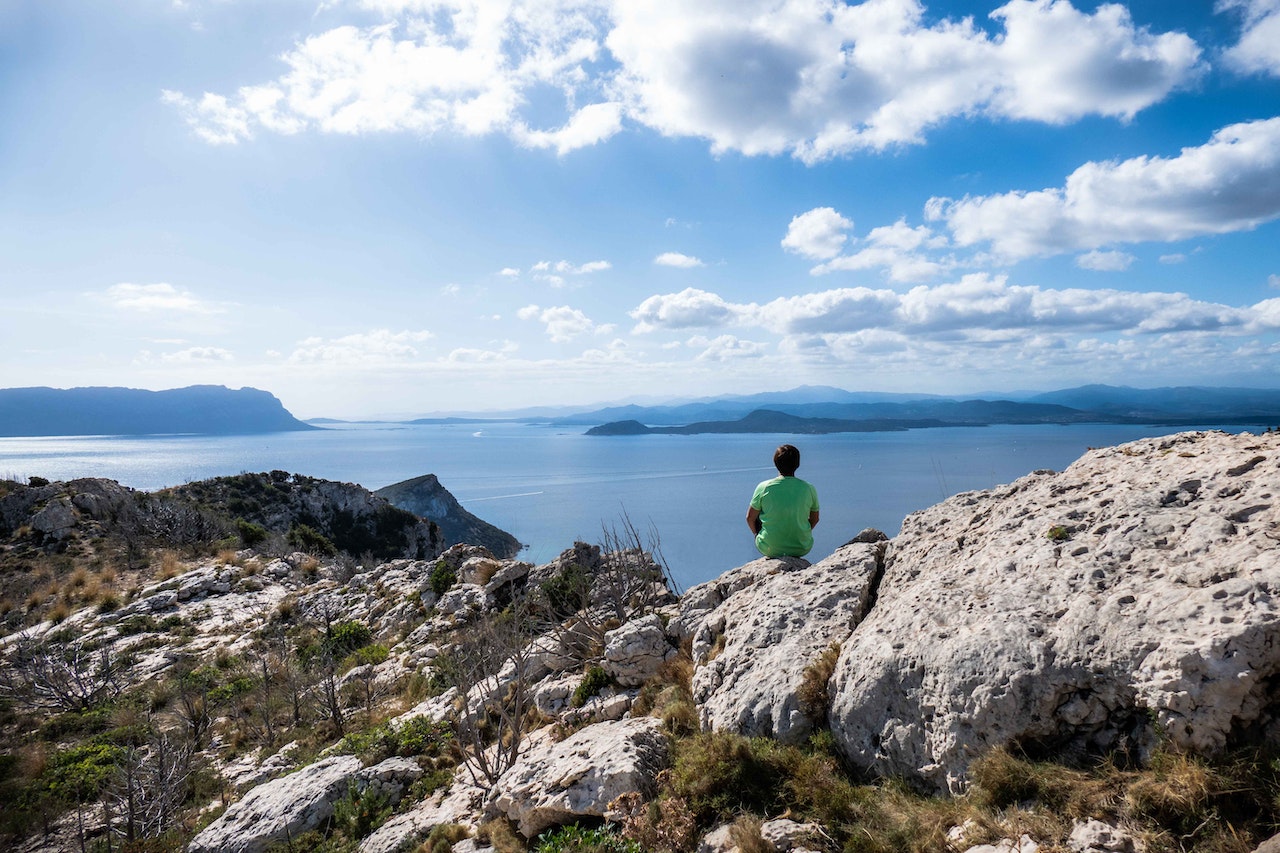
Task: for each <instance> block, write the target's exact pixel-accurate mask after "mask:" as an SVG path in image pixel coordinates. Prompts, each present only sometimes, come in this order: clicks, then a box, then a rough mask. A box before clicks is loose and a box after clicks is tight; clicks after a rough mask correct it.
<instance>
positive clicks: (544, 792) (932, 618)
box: [0, 433, 1280, 853]
mask: <svg viewBox="0 0 1280 853" xmlns="http://www.w3.org/2000/svg"><path fill="white" fill-rule="evenodd" d="M1277 496H1280V434H1266V435H1262V436H1253V435H1248V434H1245V435H1239V436H1231V435H1226V434H1222V433H1186V434H1182V435H1178V436H1170V437H1166V438H1156V439H1149V440H1144V441H1139V442H1135V443H1132V444H1127V445H1123V446H1121V447H1117V448H1107V449H1102V450H1095V451H1090V452H1089V453H1088V454H1086V455H1085V456H1084V457H1082V458H1081V459H1080V460H1079V461H1078V462H1077V463H1075V464H1074V465H1072V466H1071V467H1070V468H1068V469H1067V470H1066V471H1063V472H1061V473H1053V472H1036V473H1034V474H1031V475H1029V476H1027V477H1024V478H1022V479H1020V480H1018V481H1017V482H1015V483H1012V484H1009V485H1007V486H1002V487H998V488H996V489H993V490H989V491H984V492H973V493H966V494H961V495H957V496H955V497H953V498H951V499H949V500H947V501H945V502H943V503H941V504H938V505H937V506H934V507H931V508H930V509H927V510H924V511H922V512H920V513H916V514H914V515H912V516H910V517H909V518H908V519H907V520H906V522H905V523H904V525H903V528H902V531H901V533H900V534H899V535H898V536H897V537H895V538H894V539H893V540H889V541H885V540H884V539H883V537H882V536H877V535H876V534H875V532H874V531H866V532H864V533H863V534H860V535H859V536H858V537H856V538H855V540H854V541H851V542H850V543H849V544H847V545H845V546H844V547H842V548H840V549H838V550H837V551H836V552H835V553H834V554H831V555H830V556H827V557H825V558H823V559H819V560H817V561H815V562H812V563H810V562H808V561H805V560H797V559H781V560H777V559H761V560H757V561H755V562H752V563H749V564H747V565H744V566H741V567H739V568H737V569H734V570H732V571H730V572H727V573H725V574H724V575H723V576H721V577H719V578H717V579H715V580H714V581H711V582H709V583H706V584H702V585H699V586H697V587H694V588H693V589H690V590H688V591H687V592H685V593H684V594H683V595H682V596H680V597H679V598H677V597H676V596H674V595H673V594H671V592H670V591H669V589H668V587H667V585H666V584H665V577H664V574H663V572H662V569H661V566H659V565H657V564H655V563H654V562H653V561H652V559H651V557H650V555H649V554H647V553H646V552H645V550H644V547H643V545H644V543H642V542H639V541H631V540H627V541H623V542H620V543H619V542H615V543H610V544H611V545H612V546H613V547H607V548H605V549H603V550H602V549H600V548H599V547H595V546H589V545H585V544H582V543H579V544H577V545H575V546H574V547H573V548H571V549H569V550H568V551H566V552H565V553H564V554H562V555H561V556H560V557H559V558H557V560H555V561H553V562H552V563H549V564H547V565H544V566H531V565H529V564H526V563H521V562H518V561H515V560H510V559H499V558H497V557H495V556H493V555H492V554H491V553H490V552H489V551H487V550H485V549H483V548H478V547H471V546H456V547H453V548H451V549H449V550H448V551H446V552H445V553H444V554H443V555H441V557H440V558H439V559H431V560H408V559H401V560H392V561H389V562H381V563H379V564H378V565H377V566H376V567H369V568H368V569H364V568H360V567H356V568H355V569H354V570H353V569H352V567H351V566H350V565H349V564H343V563H341V562H339V561H334V560H326V559H317V558H316V557H314V556H310V555H307V554H303V553H295V554H286V555H282V556H279V557H269V556H266V555H263V554H260V553H257V552H254V551H251V550H242V551H240V552H237V553H231V554H223V555H222V556H221V557H216V558H214V557H211V558H205V559H203V560H200V561H196V562H195V563H194V564H190V565H184V566H183V570H182V571H180V572H178V573H176V574H174V575H173V576H172V577H168V578H165V579H163V580H157V581H156V582H153V583H151V584H148V585H145V586H143V587H140V588H139V589H138V590H137V591H136V593H135V594H133V595H132V596H130V597H129V599H128V600H127V601H122V602H120V604H119V606H118V607H115V608H111V609H106V610H104V609H103V608H101V607H86V608H81V609H79V610H76V611H75V612H72V613H69V614H67V615H66V616H65V617H64V618H62V619H61V620H60V621H58V622H57V623H56V624H55V623H54V622H52V621H44V622H41V623H39V624H36V625H33V626H30V627H28V628H26V629H24V630H22V631H15V632H13V633H10V634H9V635H8V636H6V637H4V638H3V640H0V643H2V644H3V653H4V655H5V664H4V666H5V669H4V673H5V678H4V690H5V696H6V699H5V705H4V714H3V721H2V722H3V726H4V731H5V738H6V741H5V742H6V745H7V746H6V753H5V756H6V757H5V759H4V762H3V763H2V764H0V769H2V770H3V771H4V775H3V777H2V778H3V783H2V784H3V787H2V788H0V794H2V795H3V796H4V797H5V798H6V801H7V802H6V812H9V817H8V819H7V823H6V824H5V828H4V831H6V832H8V833H9V838H10V839H12V845H11V846H12V847H13V849H16V850H22V851H31V853H34V852H35V851H44V850H50V851H52V850H63V849H74V850H79V849H81V845H82V844H83V845H84V849H86V850H87V849H106V847H105V844H106V842H107V839H108V838H111V839H112V843H114V844H116V845H120V844H131V845H133V846H132V848H131V849H137V850H144V849H145V850H167V849H182V848H186V849H188V850H190V851H207V852H208V853H212V851H238V852H239V853H258V851H267V850H270V849H273V848H274V849H279V850H291V849H296V848H297V847H298V846H306V847H310V848H312V849H314V850H316V851H326V850H331V851H339V850H344V851H346V850H360V851H363V853H392V851H402V850H421V851H433V852H434V851H443V850H453V851H458V853H464V851H482V850H489V849H493V850H498V851H510V850H524V849H537V850H603V851H613V850H618V851H635V850H654V851H660V850H671V851H692V850H698V851H707V853H713V851H723V852H725V853H727V851H732V850H738V851H743V853H752V851H774V850H794V851H805V850H812V851H833V850H849V851H855V850H857V851H860V850H885V851H890V850H954V851H957V853H959V851H968V853H987V851H1001V853H1006V852H1007V851H1020V853H1030V851H1035V850H1043V851H1054V850H1072V851H1121V850H1130V851H1133V850H1152V851H1155V850H1171V851H1172V850H1191V849H1195V850H1214V851H1218V850H1222V851H1227V850H1238V851H1250V850H1253V849H1254V848H1255V847H1256V846H1258V845H1259V844H1262V842H1264V840H1265V839H1267V838H1268V837H1269V836H1271V835H1272V834H1274V833H1276V832H1277V831H1280V827H1278V826H1277V824H1276V822H1277V820H1280V799H1277V797H1278V795H1280V781H1277V776H1278V775H1280V764H1277V763H1276V761H1275V760H1274V759H1275V755H1274V754H1273V748H1274V746H1275V745H1276V744H1277V743H1278V741H1277V730H1276V726H1277V711H1278V710H1280V702H1278V701H1277V698H1278V697H1277V694H1276V685H1277V684H1280V679H1278V678H1277V676H1278V675H1280V649H1278V648H1277V643H1278V642H1280V611H1278V609H1277V602H1276V601H1275V599H1274V596H1275V595H1276V591H1277V590H1280V508H1277ZM67 755H72V756H74V757H75V760H74V761H72V760H69V759H66V758H65V756H67ZM166 773H167V774H168V775H167V776H166V775H165V774H166ZM164 778H167V779H168V780H169V782H170V783H172V784H160V783H159V782H158V781H156V780H160V779H164ZM157 787H158V788H160V789H163V790H176V791H178V792H179V793H180V794H181V796H177V797H168V798H166V797H165V796H162V795H161V794H159V793H157V791H156V790H155V789H156V788H157ZM11 808H20V809H22V810H24V814H26V817H25V818H24V819H21V820H19V819H16V818H14V817H13V815H14V814H15V812H12V811H10V810H11ZM129 835H132V836H133V837H132V839H130V838H128V836H129ZM148 839H149V840H148ZM147 845H150V846H147ZM113 849H114V848H113ZM122 849H130V848H128V847H125V848H122Z"/></svg>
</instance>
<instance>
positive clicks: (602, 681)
mask: <svg viewBox="0 0 1280 853" xmlns="http://www.w3.org/2000/svg"><path fill="white" fill-rule="evenodd" d="M612 683H613V679H612V678H611V677H610V676H609V673H607V672H605V671H604V667H601V666H589V667H587V673H586V675H584V676H583V677H582V683H581V684H579V685H578V687H577V689H576V690H574V691H573V699H572V700H571V704H572V705H573V707H575V708H581V707H582V706H583V705H585V704H587V700H589V699H590V698H591V697H592V696H595V695H596V694H598V693H599V692H600V691H601V690H603V689H605V688H606V687H608V686H609V685H610V684H612Z"/></svg>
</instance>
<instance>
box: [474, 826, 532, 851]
mask: <svg viewBox="0 0 1280 853" xmlns="http://www.w3.org/2000/svg"><path fill="white" fill-rule="evenodd" d="M476 838H477V840H479V841H487V842H488V843H489V845H490V846H491V847H493V849H494V850H495V851H497V853H525V851H526V850H527V849H528V848H527V847H526V846H525V843H524V839H523V838H521V837H520V833H518V832H516V829H515V827H514V826H512V825H511V822H510V821H508V820H507V819H505V818H495V819H494V820H491V821H489V822H488V823H485V824H481V826H480V828H479V829H477V830H476Z"/></svg>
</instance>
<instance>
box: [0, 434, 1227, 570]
mask: <svg viewBox="0 0 1280 853" xmlns="http://www.w3.org/2000/svg"><path fill="white" fill-rule="evenodd" d="M1171 431H1172V430H1170V429H1169V428H1160V427H1137V426H1113V425H1074V426H1052V425H1043V426H1042V425H1037V426H991V427H962V428H946V429H922V430H911V431H908V432H892V433H846V434H839V435H823V436H785V435H693V436H611V437H597V436H592V437H587V436H584V435H582V434H581V432H580V431H577V430H572V431H570V430H565V429H563V428H549V427H542V426H527V425H523V424H495V425H474V424H472V425H448V426H401V425H362V426H348V427H342V428H335V429H329V430H324V431H317V432H300V433H274V434H271V435H256V436H231V437H188V436H161V437H144V438H131V437H91V438H80V437H76V438H0V477H6V478H10V479H18V480H25V479H26V478H27V477H29V476H31V475H38V476H42V477H46V478H48V479H50V480H65V479H72V478H75V477H106V478H110V479H113V480H118V481H120V482H121V483H124V484H125V485H128V486H133V487H134V488H138V489H144V490H153V489H157V488H162V487H165V486H175V485H180V484H182V483H186V482H190V481H192V480H200V479H204V478H207V477H214V476H220V475H226V474H238V473H241V472H245V471H269V470H273V469H282V470H285V471H290V472H295V473H301V474H307V475H309V476H313V477H321V478H324V479H330V480H342V481H346V482H353V483H359V484H361V485H363V486H365V487H367V488H369V489H378V488H381V487H382V486H386V485H389V484H391V483H396V482H399V481H401V480H407V479H409V478H411V477H417V476H419V475H422V474H428V473H433V474H436V475H437V476H438V477H439V478H440V482H441V483H442V484H444V486H445V488H447V489H449V491H451V492H452V493H453V494H454V496H456V497H457V498H458V500H459V501H461V502H462V504H463V505H464V506H465V507H466V508H467V509H468V510H470V511H471V512H473V513H475V514H476V515H478V516H480V517H481V518H483V519H484V520H486V521H488V522H490V523H492V524H496V525H497V526H498V527H501V528H503V529H504V530H507V531H510V532H511V533H512V534H514V535H515V536H516V538H518V539H519V540H520V541H521V542H523V543H526V544H527V545H528V548H527V549H526V550H525V551H524V552H523V553H522V554H521V558H522V559H526V560H529V561H531V562H535V563H540V562H545V561H546V560H549V559H551V558H552V557H554V556H555V555H556V554H558V553H559V552H560V551H562V550H563V549H565V548H567V547H569V546H570V545H571V544H572V543H573V542H574V540H575V539H583V540H585V541H589V542H599V541H600V539H601V533H602V530H603V528H604V527H605V526H609V525H616V524H617V523H618V522H619V520H620V518H621V517H622V515H623V514H624V513H625V514H626V515H627V516H629V517H630V519H631V521H632V522H633V523H634V524H635V525H636V526H637V527H639V528H640V529H641V531H642V532H647V531H648V530H649V529H650V527H652V529H654V530H656V531H657V534H658V537H659V540H660V544H661V550H662V553H663V555H664V556H665V558H666V560H667V562H668V564H669V565H670V566H671V569H672V571H673V573H674V574H675V576H676V579H677V581H678V582H679V583H680V584H681V585H683V586H685V587H688V586H691V585H693V584H695V583H700V582H702V581H704V580H708V579H710V578H713V577H715V576H716V575H718V574H720V573H721V572H723V571H724V570H725V569H729V568H732V567H734V566H737V565H741V564H742V563H744V562H747V561H748V560H751V559H754V557H755V556H756V553H755V549H754V547H753V545H752V537H751V534H750V532H749V531H748V530H747V526H746V522H745V520H744V516H745V514H746V509H747V502H748V500H749V499H750V497H751V491H752V489H753V488H754V487H755V485H756V483H758V482H759V481H761V480H764V479H767V478H769V477H772V476H774V473H775V472H774V471H773V466H772V463H771V460H772V456H773V450H774V448H775V447H776V446H777V445H779V444H781V443H784V442H790V443H792V444H795V445H797V446H798V447H799V448H800V450H801V453H802V459H801V465H800V470H799V472H797V473H798V475H799V476H800V477H803V478H804V479H806V480H809V481H810V482H812V483H813V484H814V485H815V486H816V487H817V489H818V496H819V500H820V501H821V504H822V521H821V523H820V524H819V525H818V527H817V529H816V530H815V531H814V534H815V536H814V538H815V545H814V550H813V553H812V554H811V555H810V557H811V558H813V559H818V558H821V557H823V556H826V555H827V554H829V553H831V552H832V551H833V550H835V549H836V548H837V547H839V546H840V545H842V544H843V543H845V542H847V541H848V540H849V539H850V538H852V537H853V536H854V535H856V534H857V533H858V531H860V530H862V529H863V528H865V527H876V528H879V529H880V530H883V531H884V532H885V533H887V534H889V535H890V536H892V535H894V534H895V533H896V532H897V531H898V528H899V526H900V525H901V523H902V519H903V517H904V516H906V515H907V514H908V513H910V512H913V511H915V510H918V509H923V508H924V507H927V506H929V505H931V504H934V503H937V502H938V501H940V500H942V499H943V498H946V497H948V496H950V495H953V494H956V493H957V492H962V491H968V490H970V489H983V488H989V487H991V486H993V485H996V484H999V483H1007V482H1010V481H1012V480H1015V479H1017V478H1018V477H1021V476H1023V475H1024V474H1027V473H1029V472H1031V471H1033V470H1036V469H1038V468H1052V469H1054V470H1061V469H1062V468H1065V467H1066V466H1067V465H1069V464H1070V463H1071V462H1072V461H1074V460H1075V459H1076V458H1078V457H1079V456H1080V455H1081V454H1082V453H1084V452H1085V450H1087V449H1088V448H1089V447H1102V446H1107V445H1112V444H1118V443H1121V442H1124V441H1131V440H1133V439H1137V438H1144V437H1148V436H1153V435H1161V434H1165V433H1168V432H1171ZM1234 431H1240V429H1239V428H1235V429H1234Z"/></svg>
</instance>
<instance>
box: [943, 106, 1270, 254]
mask: <svg viewBox="0 0 1280 853" xmlns="http://www.w3.org/2000/svg"><path fill="white" fill-rule="evenodd" d="M926 215H927V216H928V217H929V218H930V219H940V220H943V221H945V222H946V224H947V227H948V228H950V229H951V232H952V239H953V240H954V241H955V242H956V243H957V244H959V245H961V246H973V245H977V244H990V246H991V249H992V251H993V252H995V253H996V254H997V255H999V256H1001V257H1003V258H1005V259H1008V260H1016V259H1018V258H1024V257H1030V256H1034V255H1051V254H1056V253H1060V252H1068V251H1072V250H1075V249H1096V248H1100V247H1103V246H1106V245H1109V244H1110V245H1114V244H1118V243H1136V242H1143V241H1173V240H1181V239H1186V238H1189V237H1196V236H1201V235H1208V234H1226V233H1230V232H1233V231H1245V230H1249V229H1252V228H1254V227H1256V226H1258V225H1260V224H1262V223H1264V222H1267V221H1269V220H1272V219H1275V218H1277V217H1280V118H1273V119H1267V120H1265V121H1254V122H1245V123H1241V124H1233V125H1230V126H1228V127H1224V128H1223V129H1221V130H1219V131H1217V132H1216V133H1215V134H1214V135H1213V137H1212V138H1211V139H1210V140H1209V142H1207V143H1206V144H1204V145H1202V146H1200V147H1198V148H1184V149H1183V150H1182V153H1181V154H1179V155H1178V156H1177V157H1170V158H1165V157H1145V156H1144V157H1135V158H1132V159H1129V160H1123V161H1118V162H1117V161H1111V162H1102V163H1096V162H1090V163H1086V164H1085V165H1083V166H1081V167H1080V168H1078V169H1076V170H1075V171H1074V172H1072V173H1071V175H1070V176H1069V177H1068V178H1067V180H1066V184H1065V185H1064V186H1063V187H1062V188H1056V189H1045V190H1039V191H1036V192H1025V191H1017V192H1011V193H1005V194H1003V195H993V196H977V197H972V198H964V199H961V200H960V201H955V200H952V199H946V198H932V199H930V200H929V203H928V205H927V206H926Z"/></svg>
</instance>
